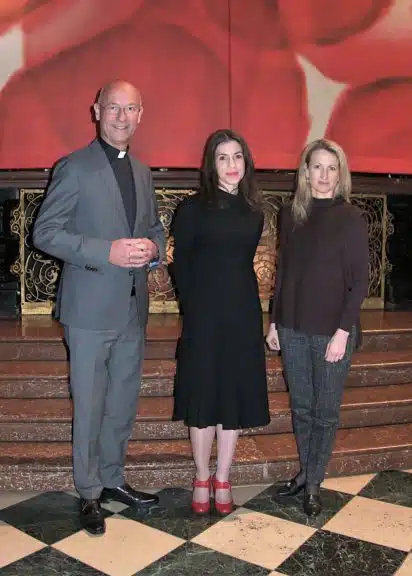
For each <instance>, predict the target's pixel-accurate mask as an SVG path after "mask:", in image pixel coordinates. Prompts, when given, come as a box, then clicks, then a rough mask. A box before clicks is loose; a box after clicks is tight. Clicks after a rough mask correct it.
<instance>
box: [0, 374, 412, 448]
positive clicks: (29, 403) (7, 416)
mask: <svg viewBox="0 0 412 576" xmlns="http://www.w3.org/2000/svg"><path fill="white" fill-rule="evenodd" d="M269 407H270V413H271V423H270V424H269V425H268V426H266V427H263V428H255V429H250V430H246V431H245V432H244V435H255V434H281V433H285V432H291V431H292V424H291V416H290V410H289V396H288V393H287V392H271V393H270V394H269ZM172 411H173V398H172V397H155V396H152V397H143V398H141V400H140V403H139V409H138V415H137V417H136V422H135V425H134V429H133V434H132V438H133V439H134V440H158V439H163V440H168V439H180V438H187V428H186V426H184V424H183V423H182V422H173V421H172V420H171V418H172ZM71 418H72V404H71V401H70V400H69V399H68V398H47V399H44V398H40V399H38V398H37V399H19V398H2V399H0V442H16V441H20V442H30V441H32V442H33V441H36V442H53V441H59V442H60V441H69V440H70V438H71ZM407 422H412V384H402V385H389V386H385V387H383V386H373V387H363V388H348V389H346V390H345V392H344V397H343V402H342V411H341V424H340V426H341V428H354V427H361V426H379V425H384V424H401V423H407Z"/></svg>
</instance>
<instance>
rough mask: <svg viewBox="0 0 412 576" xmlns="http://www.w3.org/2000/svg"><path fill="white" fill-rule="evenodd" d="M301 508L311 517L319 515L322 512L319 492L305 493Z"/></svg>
mask: <svg viewBox="0 0 412 576" xmlns="http://www.w3.org/2000/svg"><path fill="white" fill-rule="evenodd" d="M303 510H304V512H305V514H306V515H307V516H310V517H311V518H314V517H315V516H319V514H320V513H321V512H322V502H321V499H320V494H319V493H316V494H310V493H309V494H305V498H304V500H303Z"/></svg>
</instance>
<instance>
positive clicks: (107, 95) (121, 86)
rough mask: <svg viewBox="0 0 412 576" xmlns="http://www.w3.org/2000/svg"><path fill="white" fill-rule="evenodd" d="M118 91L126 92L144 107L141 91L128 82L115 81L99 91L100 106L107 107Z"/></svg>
mask: <svg viewBox="0 0 412 576" xmlns="http://www.w3.org/2000/svg"><path fill="white" fill-rule="evenodd" d="M118 90H121V91H125V92H127V93H128V94H130V97H131V98H132V99H133V100H134V101H135V102H136V103H138V104H139V106H141V105H142V95H141V93H140V90H138V89H137V88H136V87H135V86H133V84H131V83H130V82H126V80H113V81H112V82H109V83H108V84H106V85H105V86H102V88H101V89H100V90H99V98H98V100H97V102H98V104H103V105H106V104H107V103H108V102H110V99H111V97H112V94H113V92H114V93H116V92H117V91H118Z"/></svg>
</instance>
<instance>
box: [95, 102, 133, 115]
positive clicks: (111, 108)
mask: <svg viewBox="0 0 412 576" xmlns="http://www.w3.org/2000/svg"><path fill="white" fill-rule="evenodd" d="M99 106H100V107H101V108H104V109H105V110H106V112H107V114H110V115H112V116H117V115H118V114H119V113H120V112H121V111H123V112H124V113H125V114H126V115H128V116H131V115H133V114H137V113H138V112H139V111H140V109H141V106H137V105H136V104H128V105H127V106H120V105H119V104H99Z"/></svg>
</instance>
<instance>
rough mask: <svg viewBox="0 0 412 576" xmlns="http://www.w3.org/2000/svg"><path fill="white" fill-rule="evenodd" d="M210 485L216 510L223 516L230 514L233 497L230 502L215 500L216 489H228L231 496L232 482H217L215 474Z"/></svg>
mask: <svg viewBox="0 0 412 576" xmlns="http://www.w3.org/2000/svg"><path fill="white" fill-rule="evenodd" d="M212 487H213V492H214V496H215V509H216V511H217V512H219V514H222V515H224V516H226V515H227V514H230V513H231V512H232V510H233V498H231V500H230V502H223V503H222V502H216V490H230V495H231V496H232V484H231V483H230V482H219V480H216V476H213V478H212Z"/></svg>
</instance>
